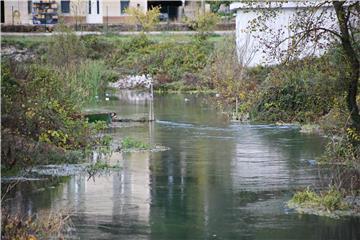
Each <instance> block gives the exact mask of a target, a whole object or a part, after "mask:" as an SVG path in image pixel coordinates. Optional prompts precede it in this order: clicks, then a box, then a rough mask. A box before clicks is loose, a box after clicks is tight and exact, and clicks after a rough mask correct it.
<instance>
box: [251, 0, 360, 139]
mask: <svg viewBox="0 0 360 240" xmlns="http://www.w3.org/2000/svg"><path fill="white" fill-rule="evenodd" d="M247 4H248V5H249V6H254V5H256V4H258V3H254V2H247ZM261 4H268V6H270V5H271V4H272V5H271V6H272V7H271V8H266V7H265V8H264V5H263V6H262V9H263V10H262V11H259V13H258V16H257V17H256V18H255V19H254V20H253V21H252V22H251V24H250V28H251V29H256V30H258V31H263V32H265V31H267V32H269V34H270V35H271V36H269V35H268V36H266V37H262V38H261V39H259V41H261V42H262V43H263V44H264V45H265V46H267V47H268V50H269V51H270V53H271V54H272V56H276V57H278V58H281V59H282V60H283V61H285V62H286V61H289V60H291V59H292V58H296V57H298V56H300V55H303V54H304V53H305V51H306V50H308V48H307V46H309V43H311V45H312V46H313V48H314V49H313V51H307V53H306V54H311V53H313V54H314V53H315V48H317V49H329V47H331V46H332V45H331V43H333V42H336V43H339V44H340V46H341V50H342V53H343V59H344V69H343V71H344V74H342V79H340V80H341V81H343V82H344V83H345V84H346V85H347V108H348V111H349V114H350V117H351V120H352V126H353V127H354V128H356V130H357V131H358V132H360V115H359V107H358V105H357V102H356V99H357V95H358V86H359V83H358V81H359V74H360V72H359V71H360V69H359V66H360V65H359V60H360V56H359V49H357V48H358V43H359V38H358V35H359V33H360V3H359V2H358V1H353V0H347V1H321V2H299V3H297V6H298V7H299V6H301V5H303V6H302V7H301V8H300V7H299V8H297V11H296V13H295V14H294V16H292V18H290V22H289V28H288V29H286V30H288V32H286V31H285V29H282V30H281V31H273V30H272V29H271V28H270V26H269V25H268V23H269V20H271V19H272V18H274V17H276V15H277V14H278V13H279V12H280V11H281V9H282V6H283V4H285V3H283V2H276V3H274V2H267V3H261ZM274 4H275V6H276V7H274ZM284 44H286V45H287V47H286V49H285V48H281V47H280V46H281V45H284Z"/></svg>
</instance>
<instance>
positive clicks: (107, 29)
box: [106, 5, 109, 32]
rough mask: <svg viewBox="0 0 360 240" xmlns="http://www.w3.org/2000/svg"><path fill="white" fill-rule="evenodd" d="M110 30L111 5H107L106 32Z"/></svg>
mask: <svg viewBox="0 0 360 240" xmlns="http://www.w3.org/2000/svg"><path fill="white" fill-rule="evenodd" d="M108 31H109V6H108V5H106V32H108Z"/></svg>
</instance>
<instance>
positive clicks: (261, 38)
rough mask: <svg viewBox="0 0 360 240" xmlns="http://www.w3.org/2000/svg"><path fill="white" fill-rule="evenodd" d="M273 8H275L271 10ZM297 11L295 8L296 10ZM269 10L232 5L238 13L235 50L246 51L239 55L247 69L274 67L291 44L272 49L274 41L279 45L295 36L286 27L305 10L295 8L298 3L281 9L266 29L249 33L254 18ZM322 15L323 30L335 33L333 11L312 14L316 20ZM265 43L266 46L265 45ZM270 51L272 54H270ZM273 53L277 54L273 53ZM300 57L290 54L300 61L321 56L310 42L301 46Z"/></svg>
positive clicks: (323, 9) (259, 7)
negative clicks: (308, 56)
mask: <svg viewBox="0 0 360 240" xmlns="http://www.w3.org/2000/svg"><path fill="white" fill-rule="evenodd" d="M273 7H274V6H273ZM297 7H298V8H297ZM270 8H271V6H270V7H269V5H265V4H262V5H257V6H254V5H253V6H249V5H245V4H241V3H233V4H232V5H231V9H233V10H234V9H237V14H236V37H237V46H238V51H239V50H240V51H241V50H243V49H244V46H247V47H245V48H247V49H246V51H244V54H239V57H240V58H241V59H244V60H246V61H247V60H249V59H251V61H250V62H249V64H248V66H256V65H259V64H261V65H272V64H277V63H279V62H280V61H281V57H280V53H284V51H287V50H288V49H289V46H290V45H291V41H284V42H283V43H282V44H281V45H280V46H279V47H277V48H276V49H274V47H275V45H276V44H274V41H278V42H279V41H281V40H284V39H286V38H288V37H289V36H292V35H294V32H292V31H291V30H290V29H289V24H290V23H291V22H292V21H294V19H295V18H294V17H295V13H296V11H297V10H299V9H303V10H304V9H306V8H305V7H304V6H302V5H301V6H298V4H297V3H289V4H286V5H282V8H280V9H279V10H278V11H277V14H276V16H275V17H270V18H268V19H267V20H266V25H267V26H268V28H267V29H266V30H265V31H258V30H255V31H251V30H250V23H251V21H253V20H254V19H255V18H257V17H258V16H259V14H261V11H268V12H269V9H270ZM320 12H321V13H323V14H324V13H325V15H323V16H322V18H321V19H326V21H325V22H324V23H323V26H325V27H327V28H331V29H334V30H336V21H334V14H335V13H334V9H333V8H332V7H329V6H325V7H323V8H321V9H320V10H319V11H318V12H316V13H315V14H314V18H317V17H318V16H319V14H320ZM269 40H271V41H272V44H270V45H268V47H267V46H266V45H267V44H269V43H270V42H269ZM265 43H267V44H265ZM320 43H321V44H325V43H327V41H325V40H321V41H320ZM270 49H272V51H270ZM274 50H276V51H274ZM301 52H302V53H301V54H299V55H298V56H297V55H296V54H292V57H294V56H297V57H299V58H302V57H304V56H306V55H309V54H316V55H320V54H322V53H323V52H324V50H321V49H320V48H318V47H317V45H315V44H314V42H310V43H308V44H307V45H302V47H301Z"/></svg>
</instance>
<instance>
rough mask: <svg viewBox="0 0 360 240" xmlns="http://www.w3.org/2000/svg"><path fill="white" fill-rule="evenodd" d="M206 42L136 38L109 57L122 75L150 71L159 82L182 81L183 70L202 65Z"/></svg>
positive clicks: (198, 67)
mask: <svg viewBox="0 0 360 240" xmlns="http://www.w3.org/2000/svg"><path fill="white" fill-rule="evenodd" d="M211 48H212V44H210V43H207V42H206V43H194V42H192V43H176V42H164V43H154V42H151V41H149V40H147V38H146V37H145V38H144V37H136V38H135V39H134V41H130V42H129V43H125V44H124V45H123V46H122V47H121V48H120V49H119V50H118V51H117V52H116V54H114V56H113V66H114V67H115V68H116V69H118V70H119V71H120V73H121V74H122V75H129V74H131V75H140V74H151V75H152V76H154V78H155V79H156V80H158V81H159V82H160V83H167V82H173V81H178V80H182V77H183V75H184V74H185V73H196V72H198V71H199V70H200V69H202V68H204V66H205V64H206V61H207V59H208V56H209V53H210V51H211Z"/></svg>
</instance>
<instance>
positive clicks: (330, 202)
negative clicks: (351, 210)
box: [290, 187, 349, 212]
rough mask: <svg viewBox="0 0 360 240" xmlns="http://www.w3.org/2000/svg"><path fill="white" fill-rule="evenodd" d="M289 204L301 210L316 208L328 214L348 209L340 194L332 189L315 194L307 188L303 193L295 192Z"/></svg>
mask: <svg viewBox="0 0 360 240" xmlns="http://www.w3.org/2000/svg"><path fill="white" fill-rule="evenodd" d="M290 203H291V204H295V205H298V206H300V207H303V208H317V209H320V210H326V211H330V212H331V211H335V210H343V209H347V208H348V207H349V206H348V204H347V203H345V202H344V200H343V195H342V193H341V192H340V191H338V190H336V189H335V188H333V187H332V188H330V189H329V190H326V191H323V192H320V193H316V192H315V191H314V190H311V189H310V188H309V187H308V188H306V189H305V190H303V191H299V192H296V193H295V194H294V196H293V198H292V199H291V200H290Z"/></svg>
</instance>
